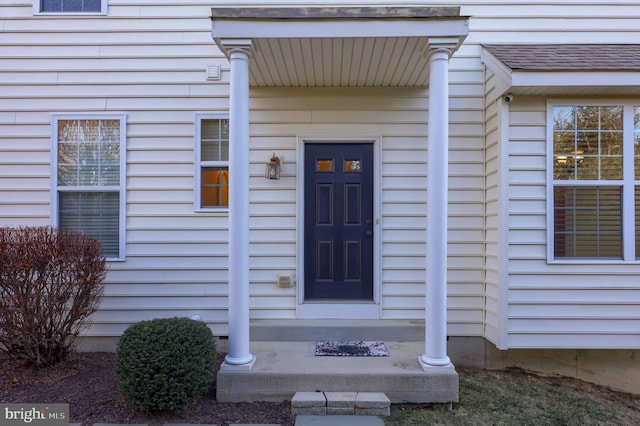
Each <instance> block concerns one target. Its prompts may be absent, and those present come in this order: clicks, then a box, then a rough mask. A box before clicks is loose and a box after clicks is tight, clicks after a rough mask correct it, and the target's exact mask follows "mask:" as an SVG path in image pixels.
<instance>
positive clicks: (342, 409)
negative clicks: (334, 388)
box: [291, 392, 391, 416]
mask: <svg viewBox="0 0 640 426" xmlns="http://www.w3.org/2000/svg"><path fill="white" fill-rule="evenodd" d="M291 412H292V414H293V415H296V416H298V415H314V416H317V415H361V416H389V415H390V414H391V401H390V400H389V398H387V396H386V395H385V394H384V393H382V392H296V394H295V395H294V396H293V398H292V399H291Z"/></svg>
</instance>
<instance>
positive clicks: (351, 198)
mask: <svg viewBox="0 0 640 426" xmlns="http://www.w3.org/2000/svg"><path fill="white" fill-rule="evenodd" d="M304 166H305V176H304V182H305V183H304V190H305V197H304V215H305V216H304V235H305V236H304V298H305V300H318V299H333V300H373V229H374V228H373V145H372V144H370V143H345V144H339V143H329V144H327V143H308V144H306V145H305V165H304Z"/></svg>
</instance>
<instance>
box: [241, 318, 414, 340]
mask: <svg viewBox="0 0 640 426" xmlns="http://www.w3.org/2000/svg"><path fill="white" fill-rule="evenodd" d="M251 340H252V341H256V342H278V341H281V342H285V341H286V342H310V341H317V340H382V341H387V340H388V341H394V342H424V320H332V319H321V320H297V319H296V320H253V321H251Z"/></svg>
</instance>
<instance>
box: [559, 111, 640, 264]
mask: <svg viewBox="0 0 640 426" xmlns="http://www.w3.org/2000/svg"><path fill="white" fill-rule="evenodd" d="M549 114H550V115H549V124H550V132H549V133H550V149H549V151H548V152H549V153H550V156H549V158H550V167H549V171H550V182H551V183H552V190H551V196H550V202H551V206H550V228H551V230H550V232H551V233H552V235H550V240H549V241H550V250H549V254H550V258H552V260H566V259H584V260H615V261H620V260H622V261H624V260H628V261H634V260H636V258H637V256H638V255H640V250H638V248H640V244H638V242H637V241H638V237H640V231H639V230H638V226H640V220H639V219H638V214H637V211H639V208H638V207H636V206H638V200H640V193H639V191H638V189H637V187H638V182H640V181H638V180H637V179H638V178H639V177H640V162H639V161H637V159H638V156H639V155H640V120H639V116H640V108H639V107H637V106H634V105H633V103H629V102H620V103H617V102H616V103H612V104H608V103H607V104H601V103H595V102H594V103H585V104H578V103H576V104H564V105H553V104H551V105H550V108H549ZM634 228H635V229H634ZM632 235H633V236H635V237H636V238H635V240H636V242H635V244H634V243H633V241H631V242H629V241H627V240H628V236H632Z"/></svg>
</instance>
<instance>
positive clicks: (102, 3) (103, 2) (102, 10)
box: [33, 0, 108, 16]
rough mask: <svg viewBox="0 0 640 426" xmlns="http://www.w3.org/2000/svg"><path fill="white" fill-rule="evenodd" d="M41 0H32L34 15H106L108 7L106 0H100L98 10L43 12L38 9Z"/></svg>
mask: <svg viewBox="0 0 640 426" xmlns="http://www.w3.org/2000/svg"><path fill="white" fill-rule="evenodd" d="M41 3H42V0H33V14H34V15H69V16H74V15H82V16H86V15H106V14H107V8H108V5H107V3H108V0H100V12H43V11H41V10H40V6H41Z"/></svg>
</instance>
